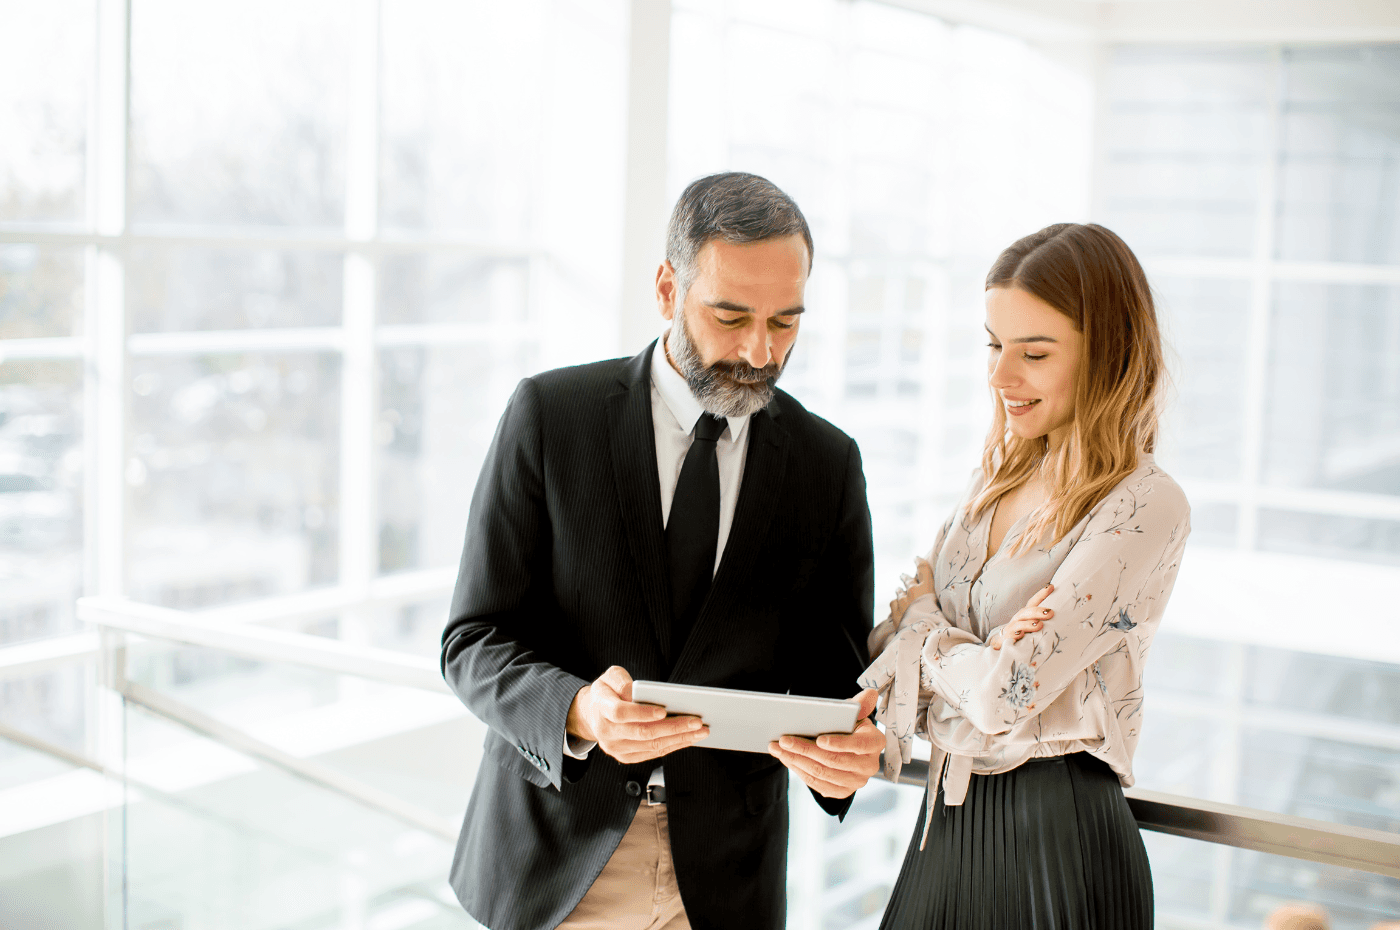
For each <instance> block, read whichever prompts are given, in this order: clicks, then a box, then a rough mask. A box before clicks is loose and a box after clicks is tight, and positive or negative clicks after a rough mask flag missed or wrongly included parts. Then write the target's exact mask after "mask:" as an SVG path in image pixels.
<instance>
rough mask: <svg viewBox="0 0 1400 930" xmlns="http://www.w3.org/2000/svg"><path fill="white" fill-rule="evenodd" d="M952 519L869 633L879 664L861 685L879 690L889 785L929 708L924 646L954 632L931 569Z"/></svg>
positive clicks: (908, 755)
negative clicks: (922, 681)
mask: <svg viewBox="0 0 1400 930" xmlns="http://www.w3.org/2000/svg"><path fill="white" fill-rule="evenodd" d="M955 516H956V514H955V515H954V517H955ZM954 517H949V518H948V521H947V522H946V523H944V524H943V528H942V529H941V530H939V532H938V538H937V539H936V540H935V541H934V544H933V549H932V551H930V552H929V555H928V558H926V559H915V560H914V568H915V570H914V575H913V577H911V576H909V575H905V576H903V579H902V580H903V587H901V588H900V590H899V592H898V594H896V595H895V599H894V600H893V601H891V602H890V613H889V616H888V617H887V618H886V619H885V620H884V621H883V622H882V623H880V624H879V625H878V626H877V627H875V629H873V630H871V631H870V637H869V640H868V645H869V648H870V654H871V655H873V656H875V660H874V661H873V662H871V663H870V667H869V668H867V669H866V670H865V671H864V672H863V673H861V676H860V685H861V687H863V688H875V689H876V690H878V691H879V692H880V704H879V710H878V712H877V714H876V719H877V720H879V721H880V723H881V724H883V725H884V728H885V765H884V776H885V777H886V778H888V779H889V780H890V781H895V780H896V779H898V778H899V770H900V768H901V767H902V765H903V763H905V762H908V761H909V760H910V759H911V758H912V757H913V756H912V752H913V742H914V729H915V726H916V724H917V722H918V720H919V719H920V718H921V717H922V711H923V710H924V709H925V708H926V707H927V706H928V701H927V700H924V699H923V698H921V696H920V693H919V691H920V689H919V662H920V657H921V656H922V654H923V651H924V644H925V642H926V641H927V639H928V637H929V636H930V635H934V634H936V633H937V632H938V631H941V630H949V629H956V627H953V626H952V624H951V623H950V622H949V621H948V619H947V618H946V617H944V616H943V611H942V610H941V609H940V608H939V606H938V597H937V594H936V593H935V588H934V580H933V566H932V565H931V562H932V561H933V560H934V559H936V558H937V556H938V553H939V552H940V551H942V549H943V544H944V542H945V541H946V540H947V538H948V532H949V530H950V529H951V528H952V525H953V519H954ZM964 635H967V634H964ZM969 638H970V637H969Z"/></svg>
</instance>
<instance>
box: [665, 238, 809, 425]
mask: <svg viewBox="0 0 1400 930" xmlns="http://www.w3.org/2000/svg"><path fill="white" fill-rule="evenodd" d="M807 272H808V256H807V245H806V243H805V242H804V241H803V240H802V237H800V236H783V237H781V238H776V239H765V240H763V241H761V242H744V243H738V242H726V241H724V240H721V239H714V240H711V241H710V242H707V243H705V245H704V246H703V247H702V248H701V249H700V253H699V255H697V256H696V270H695V277H694V280H692V281H691V283H690V287H689V289H688V290H686V292H685V293H684V295H680V294H679V288H678V282H677V281H676V277H675V272H674V270H673V269H672V268H671V266H670V264H669V263H662V265H661V268H660V269H659V270H658V271H657V279H656V295H657V302H658V304H659V305H660V308H661V315H662V316H663V317H665V318H666V319H667V320H670V321H671V323H672V326H671V333H670V338H669V339H668V340H667V346H666V348H667V354H668V356H669V358H670V360H671V364H672V365H673V366H674V367H675V368H676V370H677V371H679V372H680V373H681V375H682V376H683V377H685V379H686V381H687V382H688V383H689V384H690V388H691V391H692V392H693V393H694V394H695V396H696V398H697V399H698V400H699V401H700V404H701V406H703V407H704V408H705V409H706V410H707V411H709V412H710V413H712V414H714V415H716V416H745V415H747V414H750V413H753V412H755V411H756V410H758V409H760V408H762V407H763V406H765V405H766V404H767V403H768V401H769V400H770V399H772V396H773V382H774V381H776V380H777V378H778V376H779V375H780V374H781V373H782V370H783V366H784V365H786V364H787V360H788V355H789V353H790V352H791V350H792V344H793V342H795V341H796V339H797V330H798V324H799V321H800V319H801V314H802V311H803V306H802V302H803V298H804V294H805V290H806V286H807ZM678 298H679V299H680V300H682V301H683V306H682V307H681V308H680V312H679V313H678V312H677V300H678Z"/></svg>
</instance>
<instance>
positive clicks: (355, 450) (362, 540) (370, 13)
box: [339, 0, 380, 685]
mask: <svg viewBox="0 0 1400 930" xmlns="http://www.w3.org/2000/svg"><path fill="white" fill-rule="evenodd" d="M350 15H351V17H352V21H353V29H352V42H353V45H352V48H351V53H350V62H349V67H350V121H349V125H348V126H347V132H346V152H347V157H346V191H345V235H346V237H347V239H349V240H350V241H351V243H352V245H351V246H350V247H349V249H348V250H347V252H346V255H345V276H344V308H343V319H342V356H341V372H340V384H341V388H340V494H339V500H340V504H339V510H340V534H339V544H340V552H339V568H340V585H341V588H342V589H344V590H346V591H348V592H350V593H351V595H352V596H355V597H363V596H366V595H367V594H368V592H369V585H370V582H371V580H372V579H373V578H374V575H375V572H376V570H377V567H378V558H377V554H378V547H377V546H376V545H375V543H376V540H377V538H378V533H377V510H378V508H377V504H376V494H375V490H376V488H375V480H374V474H375V469H374V456H375V446H374V421H375V401H376V384H375V380H376V379H375V367H376V366H375V336H374V324H375V317H376V312H377V307H376V303H377V296H378V294H377V291H378V271H379V268H378V260H377V251H376V250H375V248H374V247H373V246H374V243H375V241H376V237H377V235H378V230H379V215H378V214H379V209H378V208H379V106H380V100H379V84H380V74H379V67H380V60H379V57H380V56H379V24H380V2H379V0H356V2H355V3H354V4H353V6H352V7H351V9H350ZM369 617H370V614H369V613H368V612H367V611H366V610H363V609H360V610H350V611H347V612H346V613H344V614H342V616H341V625H340V636H341V638H342V639H343V640H345V641H347V642H352V643H363V642H366V641H368V639H369ZM347 685H349V683H347Z"/></svg>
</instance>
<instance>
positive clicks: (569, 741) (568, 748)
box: [564, 733, 598, 759]
mask: <svg viewBox="0 0 1400 930" xmlns="http://www.w3.org/2000/svg"><path fill="white" fill-rule="evenodd" d="M597 745H598V743H597V741H596V740H591V739H579V738H578V737H577V736H574V735H573V734H572V733H565V734H564V755H566V756H568V757H569V758H570V759H587V758H588V753H589V752H591V751H592V750H593V747H594V746H597Z"/></svg>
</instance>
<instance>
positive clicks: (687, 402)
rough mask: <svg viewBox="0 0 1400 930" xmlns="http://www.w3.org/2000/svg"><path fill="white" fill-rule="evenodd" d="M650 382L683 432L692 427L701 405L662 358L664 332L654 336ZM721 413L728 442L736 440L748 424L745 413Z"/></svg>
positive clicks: (669, 364)
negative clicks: (725, 425) (735, 415)
mask: <svg viewBox="0 0 1400 930" xmlns="http://www.w3.org/2000/svg"><path fill="white" fill-rule="evenodd" d="M651 383H652V384H654V385H656V390H657V392H658V393H659V394H660V395H661V400H662V402H663V403H665V404H666V409H667V410H669V411H671V416H673V417H675V418H676V422H677V423H678V424H680V428H681V429H682V430H683V431H684V432H686V433H693V432H694V431H695V424H696V423H698V422H700V416H701V414H703V413H704V412H705V408H704V407H702V406H700V401H698V400H696V399H695V395H694V394H692V393H690V385H688V384H686V383H685V379H684V378H682V377H681V373H680V372H678V371H676V369H675V368H673V367H671V362H670V360H669V359H667V358H666V336H664V335H663V336H662V337H661V338H660V339H658V340H656V348H655V349H653V350H652V353H651ZM750 416H752V414H749V415H748V416H742V417H725V420H726V421H728V424H729V439H730V441H731V442H738V441H739V439H740V438H741V437H742V436H743V435H744V430H745V428H747V427H748V425H749V417H750Z"/></svg>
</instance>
